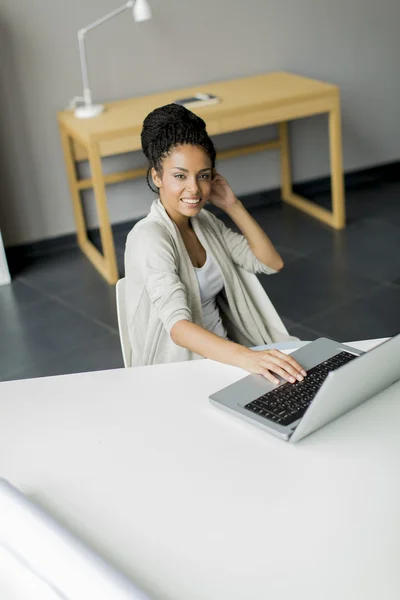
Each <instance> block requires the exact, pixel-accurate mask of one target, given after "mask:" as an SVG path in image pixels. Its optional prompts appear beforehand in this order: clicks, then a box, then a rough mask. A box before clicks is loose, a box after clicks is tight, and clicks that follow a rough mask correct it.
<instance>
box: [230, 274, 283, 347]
mask: <svg viewBox="0 0 400 600" xmlns="http://www.w3.org/2000/svg"><path fill="white" fill-rule="evenodd" d="M236 270H237V272H238V274H239V277H240V279H241V281H242V283H243V285H244V287H245V288H246V291H247V293H248V294H249V296H250V298H251V299H252V301H253V304H254V306H255V307H256V309H257V310H258V312H259V313H260V315H261V316H265V315H266V313H268V325H269V326H272V327H273V328H274V329H276V330H277V331H279V332H282V333H283V334H284V335H288V336H289V332H288V330H287V329H286V327H285V325H284V323H283V321H282V319H281V318H280V316H279V315H278V313H277V312H276V309H275V307H274V305H273V304H272V302H271V300H270V299H269V297H268V295H267V293H266V291H265V290H264V288H263V286H262V285H261V283H260V282H259V280H258V278H257V276H256V275H254V273H249V272H248V271H245V270H244V269H242V267H236Z"/></svg>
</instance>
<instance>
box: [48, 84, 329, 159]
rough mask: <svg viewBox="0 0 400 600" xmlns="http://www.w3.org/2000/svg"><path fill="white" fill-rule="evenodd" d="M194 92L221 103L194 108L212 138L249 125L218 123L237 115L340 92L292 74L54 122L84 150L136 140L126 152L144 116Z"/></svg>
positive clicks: (131, 102) (63, 115)
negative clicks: (115, 141)
mask: <svg viewBox="0 0 400 600" xmlns="http://www.w3.org/2000/svg"><path fill="white" fill-rule="evenodd" d="M196 92H206V93H211V94H215V95H217V96H219V97H220V98H221V102H220V103H219V104H216V105H210V106H204V107H200V108H198V107H196V108H195V109H194V112H195V113H196V114H198V115H199V116H200V117H202V118H203V119H204V120H205V121H206V122H207V129H208V132H209V134H210V135H216V134H219V133H225V132H227V131H235V130H237V129H245V128H247V126H252V125H251V123H250V124H246V123H244V126H236V125H235V123H232V122H226V123H221V119H222V118H224V119H226V118H228V121H229V118H231V120H232V118H234V117H235V116H236V117H241V116H242V115H243V114H244V113H246V112H249V113H251V112H256V111H260V110H265V109H273V108H274V107H279V106H282V105H285V104H290V103H293V102H302V101H307V100H317V99H318V98H321V99H323V98H327V97H332V96H334V95H336V94H337V93H338V88H337V86H335V85H332V84H329V83H324V82H321V81H316V80H314V79H309V78H307V77H301V76H299V75H293V74H290V73H284V72H277V73H268V74H264V75H257V76H253V77H245V78H241V79H234V80H230V81H223V82H219V83H204V84H202V85H197V86H194V87H189V88H183V89H178V90H170V91H167V92H162V93H159V94H152V95H149V96H142V97H138V98H130V99H127V100H118V101H115V102H108V103H106V104H105V107H106V110H105V111H104V113H103V114H101V115H100V116H98V117H95V118H93V119H78V118H76V117H75V116H74V113H73V111H71V110H68V111H62V112H59V113H58V121H59V124H60V125H62V126H64V127H66V128H67V130H68V131H69V133H70V134H71V135H72V137H73V138H74V139H75V140H79V141H80V142H81V143H82V144H83V145H85V146H87V145H88V144H89V143H90V142H92V141H95V140H97V141H99V140H101V139H102V140H107V139H108V143H109V144H110V143H111V139H112V138H117V137H124V136H125V138H126V136H130V137H131V138H132V137H134V138H136V139H135V140H132V139H131V141H130V143H129V144H128V145H129V148H127V150H129V149H132V150H133V149H139V148H140V143H139V142H140V140H139V138H140V132H141V129H142V124H143V120H144V118H145V117H146V115H147V114H148V113H149V112H150V111H152V110H153V109H154V108H157V107H158V106H163V105H164V104H169V103H171V102H173V101H174V100H176V99H177V98H179V97H180V98H182V97H187V96H192V95H193V94H195V93H196ZM253 126H255V125H253ZM115 150H116V148H115ZM115 153H117V151H113V148H112V146H110V147H109V148H108V149H107V148H105V151H102V155H103V156H104V155H108V154H115Z"/></svg>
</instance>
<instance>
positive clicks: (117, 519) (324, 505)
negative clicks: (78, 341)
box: [0, 340, 400, 600]
mask: <svg viewBox="0 0 400 600" xmlns="http://www.w3.org/2000/svg"><path fill="white" fill-rule="evenodd" d="M377 341H378V340H377ZM377 341H372V340H371V341H369V342H364V343H354V344H353V345H355V346H357V347H360V348H361V349H363V350H367V349H368V348H371V347H372V346H374V345H375V344H376V342H377ZM244 375H245V373H244V372H243V371H241V370H240V369H235V368H233V367H229V366H226V365H221V364H218V363H215V362H212V361H209V360H198V361H189V362H186V363H172V364H169V365H157V366H151V367H137V368H133V369H117V370H113V371H101V372H94V373H80V374H74V375H66V376H61V377H48V378H43V379H33V380H22V381H10V382H2V383H0V474H1V476H2V477H5V478H6V479H8V480H9V481H10V482H11V483H13V484H14V485H16V486H17V487H19V488H20V489H21V490H22V491H23V492H24V493H26V494H28V496H30V497H32V498H33V499H34V500H35V502H38V504H39V505H41V506H43V507H45V508H46V509H47V510H49V512H50V514H53V515H54V516H55V517H56V518H57V519H58V520H59V521H60V522H61V523H62V524H63V525H64V526H66V527H67V528H68V529H70V530H71V531H72V532H73V533H75V534H76V535H78V536H79V537H81V538H82V539H83V541H85V542H86V543H88V544H89V545H90V546H91V547H93V548H94V549H95V550H96V551H97V552H99V553H100V555H102V556H103V557H104V558H105V559H106V560H108V561H110V562H111V564H113V565H115V566H116V567H117V568H119V569H120V570H121V571H122V572H123V573H125V574H126V575H127V576H128V577H130V578H132V580H133V581H134V582H136V583H137V584H138V585H139V586H140V587H142V588H143V589H144V590H147V591H148V592H149V596H150V597H152V598H153V597H154V598H157V599H158V600H228V599H229V600H260V599H264V598H271V599H273V600H291V599H293V598H299V599H301V600H303V599H305V598H307V600H321V599H322V598H323V599H324V600H338V598H340V599H341V600H342V599H343V600H361V599H362V600H376V599H377V598H383V599H384V600H398V598H399V597H400V577H399V568H398V560H397V559H396V556H398V555H399V553H400V535H399V531H400V512H399V503H400V471H399V464H398V463H399V460H398V457H399V453H400V436H399V422H400V402H399V394H400V382H398V383H397V384H395V385H393V386H391V387H390V388H388V389H387V390H386V391H385V392H383V393H381V394H380V395H379V396H377V397H376V398H374V399H371V400H368V401H367V402H366V403H365V404H363V405H362V406H359V407H358V408H357V409H355V410H353V411H351V412H350V413H348V414H347V415H344V416H343V417H341V418H340V419H338V420H336V421H334V422H333V423H331V424H330V425H328V426H326V427H324V428H323V429H321V430H320V431H318V432H316V433H314V434H313V435H311V436H309V437H308V438H305V439H304V440H302V441H301V442H300V443H299V444H296V445H291V444H287V443H285V442H283V441H281V440H279V439H277V438H275V437H273V436H271V435H268V434H267V433H265V432H264V431H262V430H261V429H258V428H257V427H254V426H253V425H250V424H248V423H245V422H244V421H242V420H240V419H236V418H235V417H233V416H231V415H228V414H226V413H224V412H223V411H221V410H218V409H217V408H215V407H213V406H212V405H211V404H210V402H209V401H208V395H209V394H210V393H212V392H215V391H216V390H218V389H220V388H221V387H224V386H226V385H229V384H231V383H233V382H234V381H236V380H238V379H240V378H241V377H243V376H244ZM0 597H1V598H3V595H2V594H1V578H0ZM30 597H32V598H33V597H34V596H30ZM35 597H36V596H35ZM86 597H87V598H88V600H89V598H90V600H91V599H92V596H90V594H89V595H87V596H86ZM13 598H14V596H13Z"/></svg>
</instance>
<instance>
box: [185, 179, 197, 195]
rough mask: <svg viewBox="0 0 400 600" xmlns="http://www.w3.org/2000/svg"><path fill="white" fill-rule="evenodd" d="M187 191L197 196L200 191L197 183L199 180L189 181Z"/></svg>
mask: <svg viewBox="0 0 400 600" xmlns="http://www.w3.org/2000/svg"><path fill="white" fill-rule="evenodd" d="M186 189H187V191H188V192H190V193H192V194H195V193H196V192H197V191H198V190H199V184H198V182H197V179H194V180H191V181H188V183H187V185H186Z"/></svg>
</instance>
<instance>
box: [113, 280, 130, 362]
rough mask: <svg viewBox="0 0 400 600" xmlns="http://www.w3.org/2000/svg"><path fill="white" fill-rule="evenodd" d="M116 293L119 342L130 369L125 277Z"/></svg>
mask: <svg viewBox="0 0 400 600" xmlns="http://www.w3.org/2000/svg"><path fill="white" fill-rule="evenodd" d="M115 293H116V297H117V316H118V329H119V340H120V342H121V350H122V358H123V359H124V366H125V367H130V366H132V349H131V342H130V339H129V329H128V321H127V318H126V304H125V277H123V278H122V279H120V280H119V281H117V285H116V286H115Z"/></svg>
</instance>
